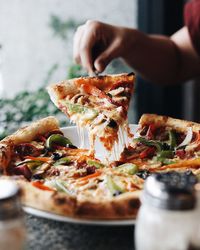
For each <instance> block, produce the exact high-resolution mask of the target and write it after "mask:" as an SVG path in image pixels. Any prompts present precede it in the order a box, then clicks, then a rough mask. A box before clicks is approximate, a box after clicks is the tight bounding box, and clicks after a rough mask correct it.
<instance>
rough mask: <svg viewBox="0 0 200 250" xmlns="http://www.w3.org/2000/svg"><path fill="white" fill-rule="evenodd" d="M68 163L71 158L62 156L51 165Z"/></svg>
mask: <svg viewBox="0 0 200 250" xmlns="http://www.w3.org/2000/svg"><path fill="white" fill-rule="evenodd" d="M69 163H71V160H70V159H69V158H67V157H63V158H60V159H59V160H57V161H56V162H55V163H54V164H53V165H54V166H59V165H67V164H69Z"/></svg>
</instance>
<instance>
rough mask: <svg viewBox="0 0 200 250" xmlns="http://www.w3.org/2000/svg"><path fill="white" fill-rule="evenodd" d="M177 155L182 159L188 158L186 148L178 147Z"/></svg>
mask: <svg viewBox="0 0 200 250" xmlns="http://www.w3.org/2000/svg"><path fill="white" fill-rule="evenodd" d="M176 155H177V156H178V157H179V158H180V159H185V158H186V151H185V150H184V149H178V150H176Z"/></svg>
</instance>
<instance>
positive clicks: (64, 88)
mask: <svg viewBox="0 0 200 250" xmlns="http://www.w3.org/2000/svg"><path fill="white" fill-rule="evenodd" d="M79 81H81V82H84V81H85V82H90V83H91V84H93V85H95V86H96V87H98V88H100V89H102V88H104V87H106V86H107V84H108V83H109V84H110V83H111V84H112V83H116V82H118V81H122V82H123V81H128V82H133V83H134V81H135V74H134V73H129V74H128V73H122V74H115V75H101V76H95V77H79V78H73V79H69V80H64V81H61V82H59V83H53V84H50V85H49V86H48V87H47V91H48V93H49V96H50V98H51V100H52V102H53V103H54V104H55V105H56V106H58V101H59V99H62V98H64V97H65V96H66V95H69V94H76V93H77V91H78V87H77V86H79Z"/></svg>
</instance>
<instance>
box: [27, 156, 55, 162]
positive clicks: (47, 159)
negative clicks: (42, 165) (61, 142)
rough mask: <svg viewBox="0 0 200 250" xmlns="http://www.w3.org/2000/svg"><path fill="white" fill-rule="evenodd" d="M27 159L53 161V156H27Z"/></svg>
mask: <svg viewBox="0 0 200 250" xmlns="http://www.w3.org/2000/svg"><path fill="white" fill-rule="evenodd" d="M24 158H25V159H28V160H33V161H41V162H49V161H51V157H33V156H25V157H24Z"/></svg>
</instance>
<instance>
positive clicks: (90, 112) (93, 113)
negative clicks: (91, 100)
mask: <svg viewBox="0 0 200 250" xmlns="http://www.w3.org/2000/svg"><path fill="white" fill-rule="evenodd" d="M65 104H66V105H67V108H68V110H69V112H70V113H79V114H83V115H84V118H85V120H93V119H94V118H95V117H97V115H98V114H99V112H98V111H97V110H95V109H93V108H88V107H85V106H82V105H80V104H73V103H68V102H65Z"/></svg>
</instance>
